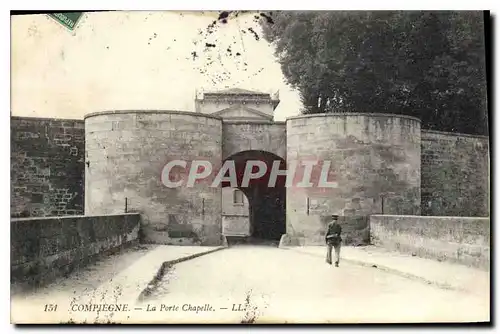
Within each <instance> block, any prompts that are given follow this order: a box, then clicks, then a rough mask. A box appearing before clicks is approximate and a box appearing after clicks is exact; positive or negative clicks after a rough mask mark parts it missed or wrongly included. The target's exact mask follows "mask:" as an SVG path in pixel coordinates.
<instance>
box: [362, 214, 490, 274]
mask: <svg viewBox="0 0 500 334" xmlns="http://www.w3.org/2000/svg"><path fill="white" fill-rule="evenodd" d="M370 234H371V243H372V244H374V245H376V246H381V247H384V248H387V249H391V250H396V251H399V252H403V253H408V254H413V255H416V256H420V257H426V258H431V259H437V260H440V261H449V262H455V263H461V264H466V265H470V266H475V267H479V268H485V269H487V268H489V263H490V220H489V218H477V217H473V218H471V217H425V216H395V215H373V216H370Z"/></svg>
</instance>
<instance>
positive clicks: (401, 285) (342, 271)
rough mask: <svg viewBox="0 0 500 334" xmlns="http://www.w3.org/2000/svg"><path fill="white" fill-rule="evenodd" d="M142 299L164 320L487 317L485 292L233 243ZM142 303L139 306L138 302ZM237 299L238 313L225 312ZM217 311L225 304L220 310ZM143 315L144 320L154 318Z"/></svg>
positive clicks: (180, 269) (176, 271)
mask: <svg viewBox="0 0 500 334" xmlns="http://www.w3.org/2000/svg"><path fill="white" fill-rule="evenodd" d="M153 297H154V298H152V299H151V300H150V301H149V302H148V303H149V304H150V308H151V307H152V306H154V305H156V307H157V308H158V307H161V305H162V304H163V305H164V308H165V307H168V306H175V305H177V306H180V307H181V308H182V305H185V304H191V305H201V306H203V305H205V304H210V306H211V307H212V308H213V310H212V311H200V312H198V313H196V312H193V311H191V312H190V311H184V312H183V311H182V309H181V310H180V311H166V312H161V319H162V320H161V321H164V322H165V321H168V322H183V323H184V322H222V321H225V322H235V323H240V322H252V321H255V322H257V323H266V322H276V321H277V322H307V323H311V322H313V323H314V322H340V323H342V322H435V321H440V322H441V321H443V322H455V321H487V320H488V319H489V296H488V294H486V295H481V296H478V295H473V294H470V293H464V292H460V291H452V290H445V289H440V288H438V287H434V286H431V285H428V284H424V283H422V282H420V281H415V280H410V279H407V278H403V277H401V276H398V275H394V274H391V273H387V272H384V271H382V270H379V269H376V268H371V267H363V266H359V265H354V264H351V263H347V262H343V263H342V264H341V267H339V268H335V267H333V266H329V265H327V264H326V263H325V262H324V259H323V258H322V257H321V258H320V257H312V256H310V255H307V254H301V253H298V252H292V251H288V250H282V249H277V248H271V247H257V246H239V247H233V248H229V249H226V250H224V251H221V252H217V253H214V254H211V255H207V256H205V257H202V258H198V259H194V260H192V261H189V262H184V263H180V264H178V265H176V266H175V267H174V268H173V269H172V270H171V271H170V272H169V273H167V275H166V276H165V278H164V280H163V282H162V284H161V285H160V286H159V289H158V290H157V292H156V295H155V296H153ZM148 303H145V304H144V305H145V307H146V305H147V304H148ZM240 304H241V306H242V308H245V307H244V306H245V305H246V310H245V311H232V310H231V309H232V308H233V307H234V308H235V309H238V308H239V305H240ZM221 308H228V309H227V310H224V309H221ZM157 313H158V312H150V314H148V315H147V316H145V317H144V318H143V320H146V321H151V322H154V321H159V320H158V319H159V316H158V314H157Z"/></svg>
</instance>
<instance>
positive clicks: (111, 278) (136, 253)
mask: <svg viewBox="0 0 500 334" xmlns="http://www.w3.org/2000/svg"><path fill="white" fill-rule="evenodd" d="M218 248H219V247H202V246H192V247H191V246H166V245H138V246H136V247H133V248H129V249H127V250H125V251H123V252H121V253H119V254H115V255H112V256H109V257H107V258H104V259H101V260H100V261H99V262H97V263H95V264H93V265H91V266H88V267H86V268H84V269H81V270H78V271H76V272H74V273H72V274H71V275H70V276H69V277H68V278H59V279H57V280H56V281H55V282H53V283H51V284H50V285H48V286H46V287H44V288H42V289H38V290H36V291H30V292H23V293H19V292H16V293H14V294H13V295H12V296H11V319H15V322H17V323H23V322H28V323H32V322H36V323H54V322H56V323H58V322H71V321H74V322H90V323H93V322H96V321H99V322H108V321H114V320H113V314H110V313H107V312H103V313H101V314H97V313H95V314H93V313H82V312H72V311H71V307H72V305H73V304H78V305H83V304H89V303H93V304H96V303H106V304H111V303H126V304H128V305H129V307H130V308H132V307H133V305H134V304H135V303H136V301H137V298H138V297H139V295H140V293H141V292H142V291H144V289H146V288H147V286H148V283H150V282H151V280H152V279H153V278H154V277H155V276H156V274H157V273H158V270H159V269H160V267H161V266H162V264H163V263H164V262H165V261H174V260H179V259H182V258H185V257H189V256H193V255H196V254H200V253H204V252H207V251H213V250H216V249H218ZM46 304H52V305H57V310H56V311H55V312H45V311H44V308H45V305H46ZM89 314H92V316H89Z"/></svg>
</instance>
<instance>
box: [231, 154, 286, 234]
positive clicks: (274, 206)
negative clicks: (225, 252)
mask: <svg viewBox="0 0 500 334" xmlns="http://www.w3.org/2000/svg"><path fill="white" fill-rule="evenodd" d="M228 161H229V162H233V163H234V166H235V170H236V176H237V187H236V188H237V189H238V190H240V191H241V192H243V194H244V195H245V196H246V199H247V200H248V206H247V207H248V215H247V217H241V218H242V219H240V220H237V219H235V220H230V219H227V220H226V221H225V222H224V224H226V225H231V224H233V225H236V224H242V225H241V226H242V229H240V230H239V231H238V227H237V226H226V227H227V228H226V232H224V234H226V237H227V238H228V240H231V239H232V238H233V237H238V238H240V239H241V237H243V238H245V239H246V241H247V242H250V243H259V242H266V241H276V242H278V241H279V239H280V238H281V236H282V235H283V234H285V233H286V228H285V226H286V220H285V212H286V198H285V197H286V188H285V181H286V179H285V177H284V176H279V175H278V177H277V178H276V182H275V184H274V185H273V184H271V185H270V184H269V179H270V175H271V171H272V167H273V163H274V164H276V165H278V164H279V169H280V170H285V169H286V162H285V160H284V159H283V158H281V157H279V156H277V155H275V154H273V153H270V152H266V151H257V150H250V151H243V152H238V153H236V154H233V155H231V156H230V157H228V158H227V159H225V160H224V163H227V162H228ZM255 161H259V162H263V163H264V164H265V166H266V169H265V173H264V174H263V175H262V176H260V177H258V178H254V179H249V180H247V181H248V182H247V184H245V178H244V173H245V168H248V171H251V172H253V173H259V171H260V170H261V167H259V166H253V168H252V162H255ZM247 166H250V167H247ZM248 171H247V174H248ZM263 172H264V171H263V170H262V171H260V173H263ZM222 187H223V191H226V189H227V188H228V187H231V184H230V182H229V181H226V182H222ZM228 198H230V199H231V201H228V200H226V201H224V197H223V203H222V205H223V210H224V209H225V208H226V209H227V208H228V207H230V206H232V205H241V204H242V203H239V201H238V200H237V196H235V197H233V196H232V195H231V196H230V197H228ZM233 198H234V202H233ZM228 202H229V203H228ZM245 208H246V207H245ZM227 211H230V210H227ZM245 219H246V220H247V223H248V225H246V226H245V224H244V220H245Z"/></svg>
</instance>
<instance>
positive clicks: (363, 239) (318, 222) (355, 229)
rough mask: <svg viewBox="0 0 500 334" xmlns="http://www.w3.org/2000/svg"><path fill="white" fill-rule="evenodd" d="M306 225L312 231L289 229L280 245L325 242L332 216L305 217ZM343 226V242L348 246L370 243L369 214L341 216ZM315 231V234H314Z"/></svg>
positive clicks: (318, 243) (311, 244)
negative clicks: (304, 231)
mask: <svg viewBox="0 0 500 334" xmlns="http://www.w3.org/2000/svg"><path fill="white" fill-rule="evenodd" d="M303 219H304V226H306V227H307V228H309V229H310V231H309V232H310V233H307V232H306V233H303V232H297V231H288V230H287V234H286V235H283V236H282V238H281V241H280V246H282V247H286V246H317V245H324V244H325V234H326V230H327V226H328V223H329V222H330V221H331V216H330V215H328V216H321V215H312V216H307V217H303ZM338 222H339V224H340V225H341V226H342V244H343V245H348V246H363V245H369V244H370V225H369V219H368V216H340V217H339V219H338ZM313 233H314V235H313Z"/></svg>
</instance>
